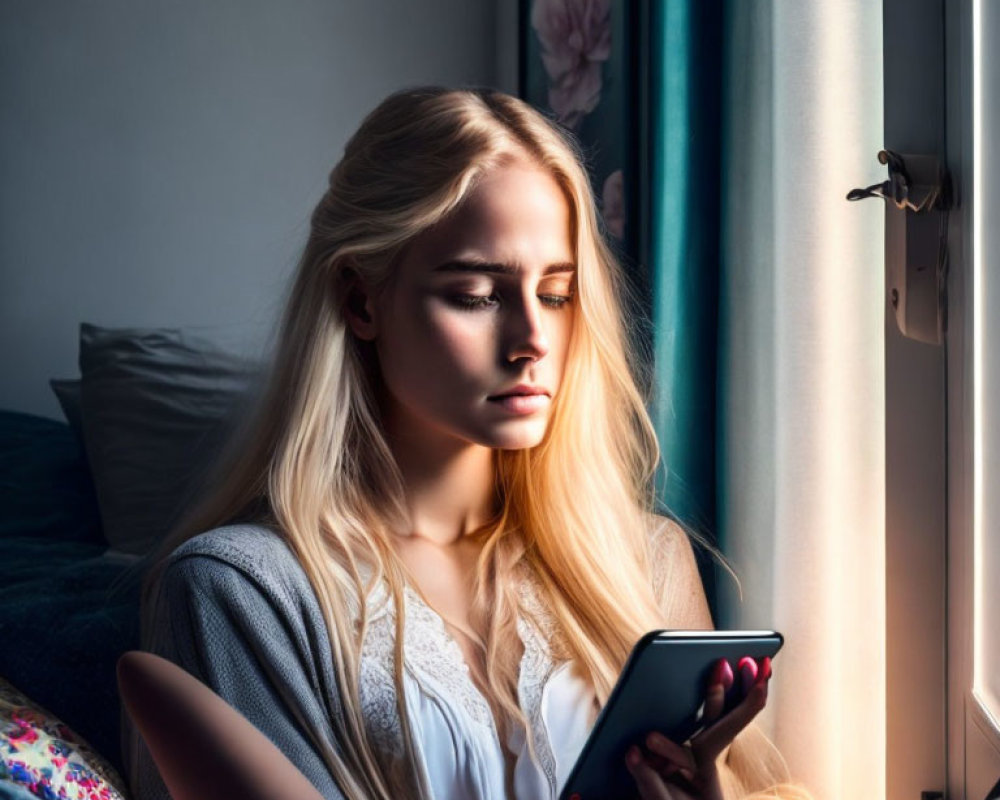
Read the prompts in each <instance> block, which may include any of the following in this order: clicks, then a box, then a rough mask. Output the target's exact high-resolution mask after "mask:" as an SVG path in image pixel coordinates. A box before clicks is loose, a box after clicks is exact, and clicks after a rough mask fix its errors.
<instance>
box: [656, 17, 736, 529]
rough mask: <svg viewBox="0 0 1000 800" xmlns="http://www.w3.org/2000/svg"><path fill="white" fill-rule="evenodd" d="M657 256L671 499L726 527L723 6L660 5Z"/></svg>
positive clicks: (659, 399) (661, 419) (682, 509)
mask: <svg viewBox="0 0 1000 800" xmlns="http://www.w3.org/2000/svg"><path fill="white" fill-rule="evenodd" d="M647 13H648V25H647V26H646V30H647V35H648V37H649V44H648V67H647V69H648V75H649V79H648V93H647V94H648V97H647V100H646V105H647V106H648V111H647V113H648V120H649V121H648V137H649V140H648V146H647V152H648V160H649V168H648V175H649V225H648V231H649V244H648V247H649V251H648V263H649V270H650V279H651V284H652V294H653V297H652V316H653V320H652V321H653V353H654V366H655V372H654V375H655V386H654V390H655V400H654V406H653V409H652V410H653V418H654V421H655V424H656V428H657V433H658V435H659V438H660V445H661V448H662V450H663V463H664V472H663V474H661V476H660V481H661V487H662V489H661V493H660V496H661V499H662V501H663V503H664V505H665V506H666V508H667V509H668V510H669V511H670V512H671V513H672V514H673V515H674V516H676V517H677V518H678V519H679V520H680V521H682V522H683V523H685V524H686V525H687V526H689V527H690V528H692V529H693V530H695V531H698V532H700V533H702V534H705V535H707V536H708V537H709V538H712V537H713V534H714V531H715V523H716V516H715V514H716V499H715V498H716V384H717V381H716V372H717V357H716V350H717V339H718V335H717V330H718V295H719V219H720V202H719V189H720V180H721V176H720V167H719V164H720V155H721V153H720V146H721V145H720V143H721V136H720V127H721V125H720V120H721V113H720V111H721V38H722V37H721V27H722V22H721V3H720V2H713V1H712V0H650V3H649V6H648V11H647Z"/></svg>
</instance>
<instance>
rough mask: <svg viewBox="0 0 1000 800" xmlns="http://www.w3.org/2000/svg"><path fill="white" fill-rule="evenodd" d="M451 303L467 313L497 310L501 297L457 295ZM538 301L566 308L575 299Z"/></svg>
mask: <svg viewBox="0 0 1000 800" xmlns="http://www.w3.org/2000/svg"><path fill="white" fill-rule="evenodd" d="M448 299H449V301H450V302H451V303H452V304H454V305H455V306H456V307H457V308H461V309H463V310H466V311H479V310H484V309H490V308H496V307H498V306H499V305H500V297H499V296H498V295H496V294H489V295H481V294H455V295H451V296H450V297H449V298H448ZM538 299H539V300H540V301H541V302H542V305H543V306H546V307H547V308H554V309H559V308H565V307H566V306H567V305H569V303H570V301H572V299H573V295H572V294H540V295H538Z"/></svg>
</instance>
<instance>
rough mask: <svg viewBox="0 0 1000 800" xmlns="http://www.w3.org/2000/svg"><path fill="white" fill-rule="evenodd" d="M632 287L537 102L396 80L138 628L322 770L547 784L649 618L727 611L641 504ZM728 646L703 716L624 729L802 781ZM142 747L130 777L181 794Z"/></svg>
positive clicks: (765, 784) (674, 794)
mask: <svg viewBox="0 0 1000 800" xmlns="http://www.w3.org/2000/svg"><path fill="white" fill-rule="evenodd" d="M622 291H623V286H622V282H621V276H620V274H619V271H618V266H617V265H616V263H615V260H614V258H613V257H612V255H611V253H610V252H609V250H608V248H607V247H606V245H605V243H604V241H603V239H602V234H601V231H600V229H599V223H598V220H597V216H596V212H595V207H594V201H593V198H592V195H591V190H590V187H589V183H588V180H587V177H586V175H585V172H584V170H583V168H582V167H581V163H580V158H579V155H578V153H577V152H576V151H575V149H574V146H573V144H572V143H571V142H570V141H569V140H568V139H567V138H566V135H565V134H564V133H562V132H561V131H560V130H558V129H557V128H556V127H555V126H553V125H552V124H551V123H549V122H548V121H547V120H546V119H545V118H544V117H543V116H541V115H540V114H538V113H537V112H535V111H534V110H532V109H531V108H530V107H529V106H527V105H526V104H524V103H522V102H521V101H519V100H517V99H515V98H513V97H509V96H507V95H504V94H501V93H498V92H494V91H490V90H468V91H464V90H463V91H449V90H444V89H436V88H427V89H417V90H412V91H406V92H401V93H398V94H395V95H393V96H391V97H389V98H388V99H387V100H385V101H384V102H383V103H382V104H381V105H380V106H379V107H378V108H377V109H375V111H373V112H372V113H371V114H370V115H369V116H368V118H367V119H366V120H365V121H364V122H363V123H362V125H361V127H360V129H359V130H358V131H357V133H356V134H355V135H354V137H353V138H352V139H351V140H350V142H348V144H347V147H346V149H345V153H344V157H343V159H342V160H341V162H340V163H339V164H338V165H337V166H336V168H335V169H334V170H333V172H332V174H331V176H330V187H329V190H328V191H327V193H326V195H325V196H324V197H323V199H322V200H321V201H320V203H319V205H318V206H317V208H316V210H315V212H314V214H313V217H312V227H311V232H310V236H309V240H308V243H307V245H306V249H305V252H304V254H303V256H302V259H301V262H300V265H299V268H298V271H297V274H296V276H295V279H294V283H293V286H292V289H291V295H290V298H289V300H288V303H287V308H286V311H285V314H284V317H283V322H282V326H281V330H280V337H279V340H278V342H277V347H276V351H275V356H274V361H273V365H272V369H271V371H270V373H269V377H268V382H267V384H266V387H265V390H264V391H263V393H262V401H261V404H260V409H259V411H258V413H257V414H256V415H255V416H254V418H253V421H252V423H251V424H250V425H249V427H248V430H247V431H246V433H245V434H244V435H243V436H241V437H240V438H239V440H238V444H237V445H236V447H235V448H234V449H233V452H232V454H231V455H230V457H229V459H228V460H227V461H226V465H225V467H224V469H223V470H222V471H220V475H219V478H218V480H217V481H216V482H215V483H214V484H213V491H212V492H211V494H210V496H209V497H208V498H207V500H206V501H205V502H204V503H203V504H202V505H201V507H200V508H198V509H197V510H196V511H195V512H194V513H192V514H191V515H190V516H189V518H188V519H187V520H186V522H185V523H184V524H183V525H182V526H181V527H180V528H179V529H178V531H177V533H176V535H175V536H174V537H172V539H171V541H170V542H169V543H168V544H167V545H166V546H165V547H164V553H169V556H166V557H164V558H162V559H161V560H160V561H159V562H158V564H157V566H156V568H155V569H154V570H153V571H152V573H151V574H150V576H149V579H148V583H147V595H146V598H145V604H144V643H145V646H146V647H147V649H149V650H151V651H153V652H155V653H159V654H162V655H164V656H166V657H167V658H169V659H170V660H171V661H174V662H176V663H177V664H180V665H181V666H182V667H183V668H184V669H186V670H187V671H188V672H190V673H192V674H193V675H195V676H196V677H198V678H199V679H201V680H202V681H203V682H204V683H206V684H207V685H208V686H209V687H211V688H212V689H213V690H214V691H215V692H216V693H217V694H219V695H220V696H221V697H222V698H223V699H224V700H226V701H227V702H228V703H229V704H230V705H231V706H233V707H234V708H235V709H237V710H238V711H240V712H241V713H242V714H243V715H244V716H246V717H247V718H248V719H249V720H250V721H251V722H252V723H253V724H254V725H255V726H256V727H257V728H259V729H260V730H261V731H263V732H264V733H265V734H266V735H267V736H268V738H269V739H271V741H273V742H274V743H275V744H276V745H277V746H278V747H279V748H280V750H281V751H282V752H284V753H285V755H286V756H287V757H288V758H289V759H290V760H291V761H292V763H293V764H295V765H296V766H297V767H298V768H299V770H301V772H302V773H303V774H304V775H305V776H306V777H307V778H308V779H309V780H310V781H311V782H312V783H313V784H314V785H315V786H316V787H317V788H318V789H319V790H320V792H321V793H322V794H323V795H324V797H329V798H340V797H346V798H353V799H355V800H361V799H362V798H364V799H367V798H410V797H413V798H419V797H426V798H430V797H434V798H499V797H504V796H506V797H517V798H521V799H522V800H526V799H527V798H554V797H556V795H557V794H558V791H559V788H560V787H561V784H562V782H563V781H564V780H565V778H566V776H567V774H568V772H569V770H570V768H571V767H572V765H573V763H574V760H575V758H576V756H577V754H578V753H579V750H580V748H581V747H582V745H583V742H584V740H585V738H586V736H587V733H588V731H589V729H590V727H591V726H592V724H593V721H594V718H595V716H596V713H597V711H598V710H599V708H600V706H601V704H602V703H603V702H604V701H605V700H606V699H607V697H608V694H609V692H610V690H611V688H612V686H613V685H614V682H615V680H616V678H617V676H618V673H619V671H620V669H621V667H622V665H623V663H624V661H625V659H626V657H627V655H628V653H629V651H630V649H631V647H632V645H633V644H634V643H635V642H636V641H637V640H638V639H639V638H640V637H641V635H642V634H643V633H645V632H646V631H648V630H651V629H654V628H661V627H671V628H707V627H710V626H711V624H712V621H711V618H710V616H709V612H708V609H707V605H706V602H705V596H704V592H703V590H702V586H701V582H700V579H699V576H698V572H697V569H696V566H695V561H694V557H693V554H692V549H691V546H690V544H689V542H688V539H687V537H686V536H685V534H684V533H683V532H682V531H681V530H680V529H679V528H678V527H677V526H676V525H675V524H673V523H671V522H669V521H667V520H666V519H665V518H662V517H657V516H655V515H654V514H653V513H652V509H653V502H654V497H653V493H652V488H651V484H652V476H653V472H654V468H655V465H656V463H657V459H658V450H657V445H656V440H655V437H654V434H653V431H652V428H651V425H650V421H649V418H648V416H647V413H646V409H645V404H644V398H643V397H642V396H641V394H640V392H639V390H638V389H637V384H636V379H635V375H634V368H635V364H633V363H631V360H630V357H629V352H628V349H627V344H626V342H627V328H626V325H625V323H624V322H623V314H622V304H621V299H620V298H621V295H622ZM740 677H743V678H745V679H746V680H747V682H748V685H750V684H752V688H751V689H750V690H749V691H748V693H747V695H746V699H745V700H744V701H743V702H742V703H741V704H740V705H739V706H738V707H737V708H736V709H735V710H734V711H732V712H729V713H728V714H726V715H725V716H723V717H721V718H720V719H719V720H718V721H717V722H716V723H715V724H714V725H712V726H711V727H710V728H709V729H708V730H707V731H706V732H705V733H703V734H701V735H700V736H699V737H698V738H696V739H695V740H694V741H692V742H690V743H688V744H686V745H684V746H680V745H677V744H673V743H670V742H668V741H665V740H664V739H663V737H657V736H655V735H652V736H651V737H650V739H649V740H648V741H647V742H646V743H645V744H646V749H645V750H644V751H641V752H640V750H639V749H638V748H636V749H634V750H633V751H632V752H631V753H630V755H629V757H628V759H627V761H628V765H629V769H630V770H631V771H632V773H633V774H634V775H635V778H636V783H637V791H638V793H639V794H641V796H642V797H646V798H692V797H693V798H705V799H706V800H720V798H723V797H725V798H727V799H728V798H732V797H737V796H744V795H746V794H748V793H750V792H756V791H759V792H763V793H764V794H762V795H761V796H767V797H773V796H791V794H792V793H793V789H792V787H788V786H785V787H784V788H782V786H781V785H780V784H782V782H783V781H785V779H786V776H785V773H784V769H783V766H782V763H781V759H780V756H778V754H777V753H776V752H775V751H774V750H773V748H772V747H771V746H770V744H769V743H768V742H767V740H766V739H765V738H764V737H763V736H762V735H761V734H759V733H758V732H756V730H755V729H754V728H753V726H749V725H748V723H749V722H750V720H751V719H752V717H753V716H754V715H755V714H756V713H757V712H758V711H759V710H760V709H761V708H762V707H763V706H764V703H765V698H766V691H767V675H765V674H764V671H762V674H761V676H760V677H759V678H758V679H757V680H756V681H753V680H751V678H752V676H750V675H746V676H737V679H740ZM731 680H732V677H731V676H726V675H724V674H722V673H721V672H720V674H719V676H718V685H716V686H713V687H711V688H710V690H709V692H708V694H707V697H706V712H707V713H708V714H709V716H710V717H712V716H718V715H719V709H720V708H721V698H722V692H723V684H724V683H728V682H731ZM651 733H653V732H651ZM131 757H132V763H133V784H134V787H135V789H136V794H137V796H138V797H139V798H140V799H141V800H147V798H152V797H162V796H166V795H165V789H164V787H163V784H162V783H161V782H160V781H159V779H158V776H157V774H156V770H155V767H154V766H153V764H152V762H151V761H150V758H149V754H148V752H147V751H145V749H144V748H143V746H142V745H141V743H140V742H139V741H138V739H137V738H136V737H134V736H133V738H132V748H131ZM781 792H785V794H784V795H781V794H780V793H781Z"/></svg>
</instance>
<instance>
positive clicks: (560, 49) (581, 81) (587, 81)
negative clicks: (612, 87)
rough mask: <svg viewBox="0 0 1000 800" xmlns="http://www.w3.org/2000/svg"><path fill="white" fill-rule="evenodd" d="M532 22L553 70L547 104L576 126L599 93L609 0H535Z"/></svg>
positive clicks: (608, 52)
mask: <svg viewBox="0 0 1000 800" xmlns="http://www.w3.org/2000/svg"><path fill="white" fill-rule="evenodd" d="M531 27H533V28H534V29H535V32H536V33H537V34H538V41H539V42H541V45H542V64H543V65H544V66H545V71H546V72H547V73H548V75H549V105H550V106H551V107H552V110H553V111H554V112H555V113H556V117H557V118H558V120H559V121H560V122H562V123H563V124H564V125H567V126H569V127H570V128H575V127H576V126H577V125H578V124H579V123H580V120H581V119H583V117H584V115H586V114H589V113H590V112H591V111H593V110H594V109H595V108H597V102H598V100H600V98H601V67H602V65H603V63H604V62H605V61H607V60H608V57H609V56H610V55H611V0H535V3H534V5H533V6H532V9H531Z"/></svg>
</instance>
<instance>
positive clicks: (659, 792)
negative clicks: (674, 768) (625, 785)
mask: <svg viewBox="0 0 1000 800" xmlns="http://www.w3.org/2000/svg"><path fill="white" fill-rule="evenodd" d="M625 766H626V767H628V771H629V772H630V773H632V777H633V778H635V785H636V787H637V788H638V789H639V796H640V797H642V798H643V800H675V798H674V796H673V795H672V794H671V792H670V790H669V789H668V788H667V786H666V784H665V783H664V782H663V779H662V778H660V776H659V775H658V774H657V773H656V770H654V769H653V768H652V767H651V766H650V765H649V764H647V763H646V760H645V759H644V758H643V757H642V753H641V752H639V748H638V747H635V746H634V745H633V746H632V747H630V748H629V750H628V753H626V754H625Z"/></svg>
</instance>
